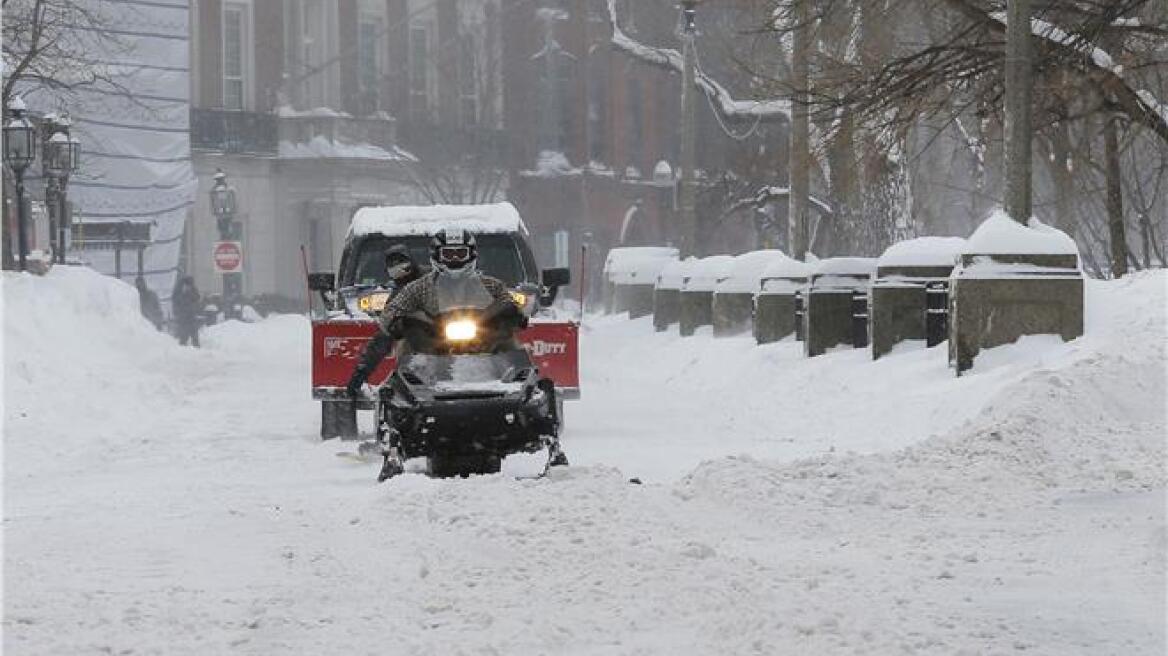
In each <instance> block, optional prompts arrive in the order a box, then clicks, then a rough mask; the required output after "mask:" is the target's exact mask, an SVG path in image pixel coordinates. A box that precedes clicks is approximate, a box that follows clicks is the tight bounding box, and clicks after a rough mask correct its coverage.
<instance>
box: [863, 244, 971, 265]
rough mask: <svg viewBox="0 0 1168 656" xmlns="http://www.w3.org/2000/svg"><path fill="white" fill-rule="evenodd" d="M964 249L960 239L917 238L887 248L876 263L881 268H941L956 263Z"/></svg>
mask: <svg viewBox="0 0 1168 656" xmlns="http://www.w3.org/2000/svg"><path fill="white" fill-rule="evenodd" d="M964 249H965V240H964V239H962V238H961V237H918V238H916V239H907V240H905V241H899V242H897V243H895V244H893V245H891V246H889V247H888V249H887V250H885V251H884V254H883V255H881V256H880V259H879V260H877V261H876V264H877V266H881V267H943V266H950V265H952V264H954V263H956V262H957V257H958V256H959V255H961V251H962V250H964Z"/></svg>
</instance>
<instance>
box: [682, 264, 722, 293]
mask: <svg viewBox="0 0 1168 656" xmlns="http://www.w3.org/2000/svg"><path fill="white" fill-rule="evenodd" d="M733 266H734V256H732V255H711V256H709V257H703V258H701V259H699V260H698V261H697V262H696V263H695V264H694V267H693V269H691V270H690V273H689V280H687V281H686V282H685V284H683V285H682V286H681V291H683V292H712V291H714V287H715V286H717V284H718V283H719V282H721V281H723V280H725V279H726V278H727V277H729V276H730V273H731V271H732V269H733Z"/></svg>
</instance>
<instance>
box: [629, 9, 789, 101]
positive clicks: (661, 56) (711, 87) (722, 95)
mask: <svg viewBox="0 0 1168 656" xmlns="http://www.w3.org/2000/svg"><path fill="white" fill-rule="evenodd" d="M608 19H609V23H610V24H611V25H612V45H613V46H614V47H615V48H616V49H617V50H620V51H621V52H624V53H625V54H627V55H630V56H632V57H633V58H635V59H639V60H641V61H643V62H645V63H648V64H653V65H654V66H660V67H663V68H667V69H669V70H672V71H674V72H677V73H681V72H682V71H683V70H684V69H685V60H684V58H683V57H682V55H681V53H680V52H678V51H676V50H674V49H672V48H658V47H656V46H648V45H645V44H643V43H641V42H640V41H637V40H636V39H633V38H632V37H630V36H629V35H627V34H625V33H624V31H622V30H621V28H620V25H619V24H618V23H617V19H616V0H608ZM694 83H695V85H696V86H697V87H698V89H699V90H701V92H702V93H704V94H705V95H706V96H707V97H708V98H709V99H710V100H711V101H713V104H714V107H715V108H716V109H717V110H718V112H719V113H721V114H722V116H725V117H729V118H749V119H756V118H776V117H779V116H782V117H785V118H790V116H791V102H790V101H789V100H786V99H781V98H776V99H771V100H735V99H734V97H733V96H731V95H730V92H729V91H727V90H726V87H724V86H722V85H721V84H720V83H719V82H718V81H717V80H715V79H714V78H712V77H710V76H709V75H707V74H705V73H704V72H702V71H697V72H696V73H695V75H694Z"/></svg>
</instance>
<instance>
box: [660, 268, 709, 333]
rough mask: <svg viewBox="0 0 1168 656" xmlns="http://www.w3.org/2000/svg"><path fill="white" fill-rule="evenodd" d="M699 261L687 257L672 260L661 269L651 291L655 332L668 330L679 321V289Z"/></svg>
mask: <svg viewBox="0 0 1168 656" xmlns="http://www.w3.org/2000/svg"><path fill="white" fill-rule="evenodd" d="M699 261H700V260H698V258H696V257H687V258H685V259H684V260H674V261H672V262H670V263H669V264H666V265H665V268H663V269H661V273H660V274H659V275H658V276H657V286H656V287H655V288H654V289H653V328H655V329H656V330H657V332H662V331H665V330H668V329H669V327H670V326H672V325H673V324H675V323H677V322H678V321H680V320H681V287H682V285H684V284H685V283H686V281H687V280H689V276H690V274H691V273H692V272H693V269H694V267H695V266H696V265H697V263H698V262H699Z"/></svg>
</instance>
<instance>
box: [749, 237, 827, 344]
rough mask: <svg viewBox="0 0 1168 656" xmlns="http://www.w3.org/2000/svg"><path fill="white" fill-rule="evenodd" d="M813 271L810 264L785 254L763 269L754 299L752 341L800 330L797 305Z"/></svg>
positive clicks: (775, 338) (765, 340) (762, 341)
mask: <svg viewBox="0 0 1168 656" xmlns="http://www.w3.org/2000/svg"><path fill="white" fill-rule="evenodd" d="M812 270H813V267H812V266H811V265H810V264H807V263H806V262H800V261H799V260H795V259H792V258H790V257H786V256H784V257H783V258H782V259H777V260H775V261H774V262H771V263H770V264H769V265H768V266H767V268H766V269H764V270H763V272H762V283H761V287H760V289H759V291H758V297H756V298H755V301H754V341H755V342H757V343H759V344H769V343H771V342H777V341H779V340H780V339H783V338H785V337H786V336H788V335H791V334H795V333H801V332H802V330H801V327H800V325H799V324H800V317H801V314H800V312H801V308H800V304H801V303H802V300H801V299H802V293H803V288H804V287H806V286H807V277H808V276H809V275H811V271H812Z"/></svg>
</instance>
